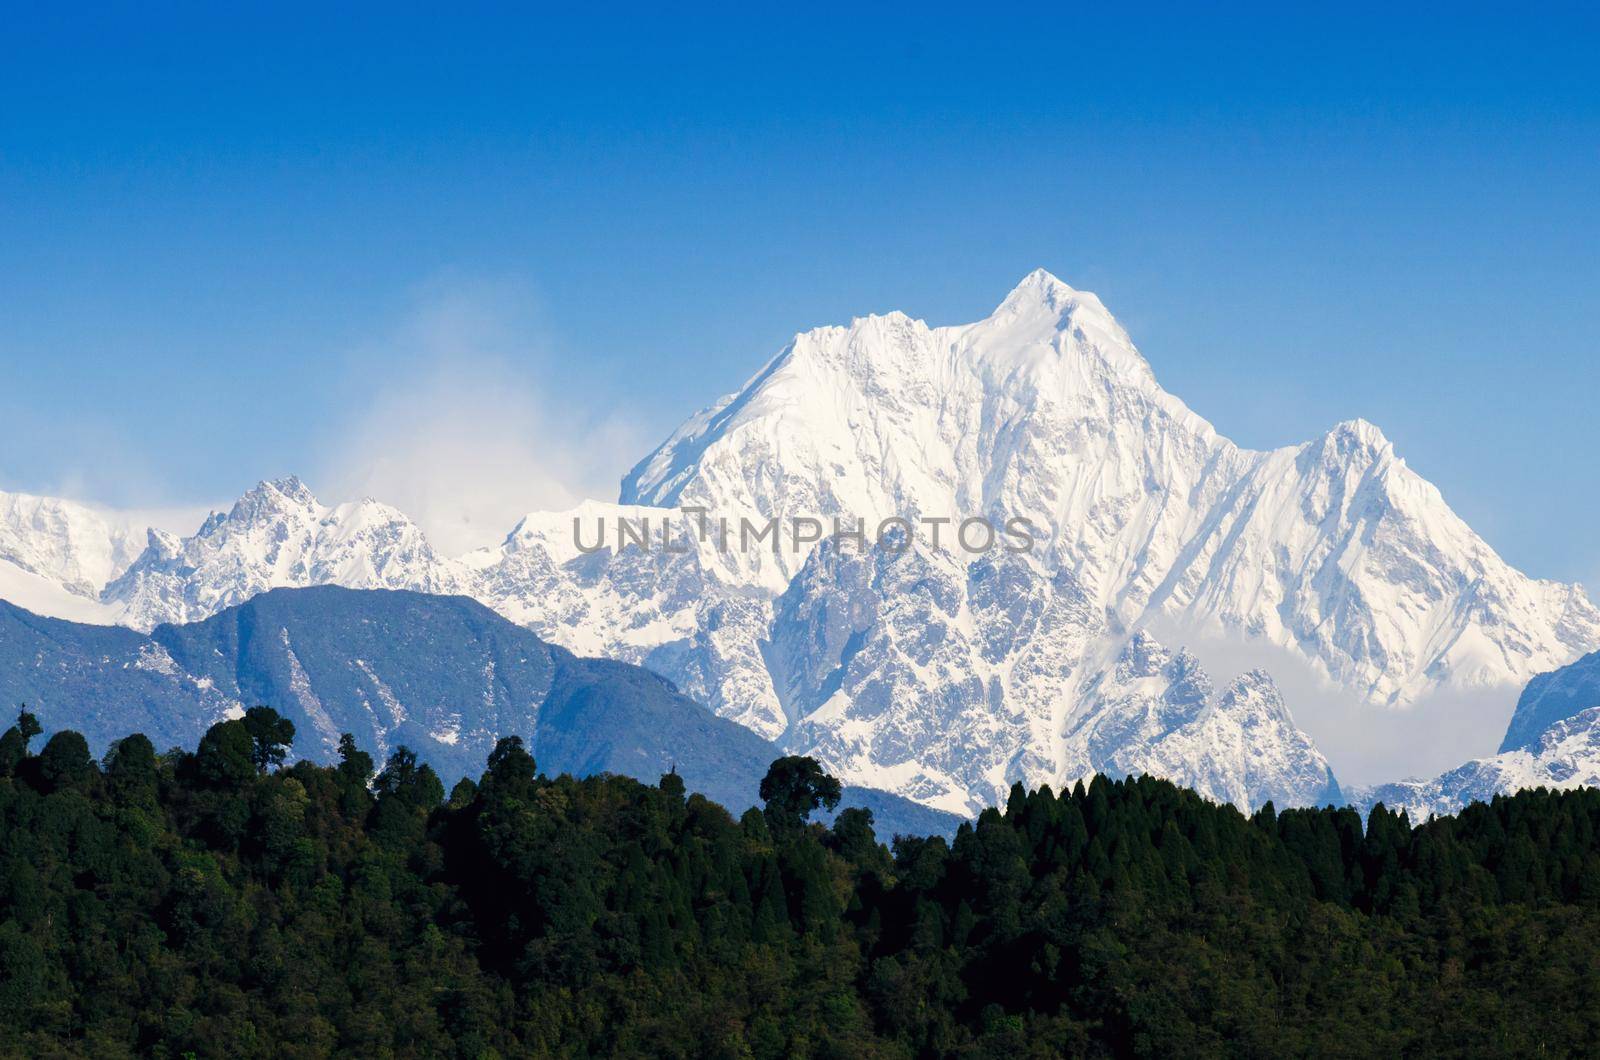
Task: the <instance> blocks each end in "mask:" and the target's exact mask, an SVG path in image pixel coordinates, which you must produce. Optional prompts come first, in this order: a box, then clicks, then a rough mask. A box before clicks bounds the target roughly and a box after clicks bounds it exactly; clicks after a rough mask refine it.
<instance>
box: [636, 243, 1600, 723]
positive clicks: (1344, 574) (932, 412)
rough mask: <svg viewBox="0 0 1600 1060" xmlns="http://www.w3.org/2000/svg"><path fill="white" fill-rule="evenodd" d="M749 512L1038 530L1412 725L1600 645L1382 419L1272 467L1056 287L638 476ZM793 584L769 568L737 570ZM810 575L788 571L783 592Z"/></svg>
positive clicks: (1583, 617)
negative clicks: (1015, 524)
mask: <svg viewBox="0 0 1600 1060" xmlns="http://www.w3.org/2000/svg"><path fill="white" fill-rule="evenodd" d="M622 500H623V501H624V502H625V503H640V504H654V505H685V504H692V505H698V506H703V507H705V508H707V509H709V510H710V511H712V512H715V513H718V514H725V515H728V516H730V517H736V516H737V517H743V516H748V517H751V518H766V517H769V516H773V515H779V516H793V515H804V514H819V515H825V516H833V515H840V516H846V517H852V518H855V517H859V518H863V519H866V520H867V521H868V523H869V524H874V525H875V524H876V523H877V521H878V520H880V519H883V518H886V517H889V516H892V515H915V514H921V515H926V516H937V517H948V518H954V519H960V518H962V517H969V516H988V517H991V518H992V519H995V520H996V521H1001V520H1004V519H1005V518H1010V517H1015V516H1021V517H1025V518H1027V519H1029V520H1031V521H1032V522H1033V524H1034V525H1035V526H1036V527H1038V528H1039V530H1040V533H1041V534H1042V535H1043V536H1044V537H1045V538H1046V541H1045V544H1044V546H1043V550H1042V551H1043V555H1044V558H1045V560H1046V564H1047V566H1055V565H1059V566H1061V567H1064V568H1066V569H1068V570H1070V571H1071V572H1072V573H1073V575H1074V576H1075V577H1076V578H1077V579H1078V581H1079V583H1080V584H1081V585H1082V586H1083V587H1084V589H1085V590H1086V591H1087V592H1088V593H1089V595H1090V598H1091V599H1092V600H1093V601H1094V602H1095V603H1096V604H1097V605H1099V606H1103V607H1105V608H1107V609H1108V611H1109V612H1110V613H1111V614H1112V615H1113V616H1114V618H1115V619H1116V620H1117V621H1118V622H1120V623H1122V624H1125V625H1129V626H1132V625H1137V624H1139V623H1140V622H1141V621H1142V620H1145V619H1146V617H1147V616H1149V615H1151V614H1157V613H1158V614H1164V615H1170V616H1178V617H1182V618H1184V619H1186V620H1190V621H1195V622H1201V623H1205V622H1212V623H1215V624H1217V625H1218V626H1220V627H1221V628H1223V629H1225V630H1228V631H1230V632H1233V633H1235V634H1241V635H1246V636H1250V637H1260V638H1264V639H1266V640H1268V641H1270V642H1272V643H1274V644H1277V645H1280V646H1282V647H1285V648H1288V649H1290V650H1292V651H1294V652H1296V653H1298V654H1301V655H1302V656H1303V657H1305V658H1306V659H1307V660H1308V661H1309V662H1312V663H1313V664H1315V665H1316V666H1318V667H1319V668H1320V669H1321V670H1323V671H1324V672H1325V673H1326V674H1328V675H1329V676H1330V677H1331V678H1332V679H1333V680H1334V681H1335V682H1337V683H1338V684H1339V685H1340V686H1341V687H1343V688H1347V689H1350V690H1352V691H1355V692H1357V693H1359V694H1361V695H1362V696H1363V697H1364V698H1367V699H1370V700H1372V701H1373V702H1380V703H1385V702H1386V703H1392V704H1400V705H1403V704H1404V703H1407V702H1409V701H1411V700H1413V699H1415V698H1416V697H1418V696H1419V695H1421V694H1423V693H1425V692H1428V691H1430V690H1432V689H1435V688H1438V687H1479V686H1484V685H1496V684H1510V685H1520V684H1521V682H1522V681H1524V680H1526V678H1527V677H1529V676H1531V675H1532V674H1533V673H1535V672H1538V671H1540V670H1543V669H1549V668H1552V667H1554V666H1558V665H1561V664H1563V663H1565V662H1568V661H1570V660H1571V659H1572V658H1573V657H1574V656H1576V655H1577V654H1579V653H1580V652H1582V651H1584V650H1588V649H1590V648H1593V647H1595V646H1596V645H1597V644H1600V610H1597V609H1596V608H1595V607H1594V606H1593V605H1592V604H1591V603H1590V602H1589V601H1588V600H1587V599H1586V598H1585V597H1584V596H1583V595H1582V593H1581V591H1579V590H1577V589H1576V588H1575V587H1572V586H1560V585H1553V584H1550V583H1542V582H1536V581H1533V580H1531V579H1529V578H1527V577H1525V576H1523V575H1521V574H1520V573H1518V572H1517V571H1515V570H1513V569H1512V568H1510V567H1509V566H1508V565H1506V564H1505V563H1504V562H1503V561H1502V560H1500V558H1499V557H1498V556H1497V555H1495V553H1494V552H1493V550H1492V549H1490V548H1489V547H1488V545H1487V544H1485V543H1484V542H1483V541H1482V540H1481V539H1480V538H1478V537H1477V536H1476V535H1475V534H1473V533H1472V532H1471V530H1470V529H1468V528H1467V527H1466V525H1465V524H1464V523H1462V522H1461V520H1460V519H1459V518H1457V517H1456V516H1455V515H1454V513H1452V512H1451V511H1450V510H1449V508H1448V507H1447V506H1446V505H1445V504H1444V501H1443V499H1442V498H1441V497H1440V496H1439V493H1438V491H1437V490H1436V489H1434V488H1433V487H1432V486H1431V485H1429V484H1428V483H1427V482H1425V481H1424V480H1423V479H1421V478H1420V477H1419V476H1417V475H1416V474H1415V473H1414V472H1412V471H1411V470H1410V469H1409V468H1407V467H1406V466H1405V464H1404V462H1403V461H1401V460H1400V459H1398V457H1396V456H1395V454H1394V452H1393V449H1392V447H1391V446H1390V445H1389V443H1388V442H1387V440H1386V439H1384V438H1383V436H1382V434H1381V433H1380V432H1378V431H1377V429H1376V428H1374V427H1372V426H1371V425H1370V424H1365V423H1362V422H1360V421H1356V422H1352V423H1348V424H1341V425H1339V426H1338V427H1336V428H1335V429H1334V430H1332V431H1331V432H1329V434H1328V435H1327V436H1325V437H1324V438H1322V439H1318V440H1317V441H1314V442H1311V443H1307V444H1306V445H1303V446H1295V447H1289V448H1286V449H1282V450H1277V451H1274V452H1268V453H1260V452H1252V451H1249V450H1244V449H1241V448H1239V447H1238V446H1235V445H1234V444H1233V443H1231V442H1229V441H1228V440H1227V439H1225V438H1222V437H1221V436H1219V435H1218V434H1217V433H1216V431H1215V430H1214V429H1213V428H1212V427H1211V425H1210V424H1208V423H1206V422H1205V421H1204V420H1203V419H1201V418H1200V417H1199V416H1197V415H1195V414H1194V413H1193V412H1192V411H1190V410H1189V409H1188V408H1187V407H1186V406H1185V405H1183V403H1182V402H1181V401H1179V400H1178V399H1176V398H1174V397H1172V396H1171V395H1170V394H1167V393H1166V392H1165V391H1163V390H1162V389H1161V388H1160V386H1159V385H1158V384H1157V383H1156V380H1155V377H1154V375H1153V374H1152V373H1151V371H1150V368H1149V365H1148V364H1147V363H1146V362H1145V360H1144V358H1143V357H1142V356H1140V354H1139V353H1138V351H1137V350H1136V349H1135V348H1134V346H1133V345H1132V343H1131V341H1130V340H1129V339H1128V337H1127V335H1126V333H1125V332H1124V331H1123V330H1122V328H1121V327H1120V326H1119V325H1118V324H1117V323H1116V321H1115V320H1114V319H1113V318H1112V317H1111V316H1110V314H1109V313H1108V312H1107V311H1106V310H1105V307H1104V306H1103V305H1101V303H1100V302H1099V300H1098V299H1096V298H1095V297H1094V296H1093V295H1089V294H1086V293H1083V292H1078V291H1074V290H1073V289H1072V288H1070V287H1068V286H1067V285H1066V284H1063V283H1061V282H1060V281H1059V280H1057V279H1055V278H1054V277H1052V276H1050V275H1049V274H1048V273H1045V272H1042V271H1039V272H1035V273H1033V274H1031V275H1030V276H1028V277H1027V278H1026V279H1024V281H1023V282H1022V283H1021V284H1020V285H1019V286H1018V287H1017V288H1016V289H1015V290H1014V291H1012V292H1011V294H1010V295H1009V296H1008V297H1007V298H1006V300H1005V301H1004V302H1003V303H1002V304H1001V305H1000V307H999V308H998V309H996V311H995V312H994V314H992V315H991V316H990V317H988V318H987V319H985V320H982V321H979V322H977V323H975V324H967V325H959V326H955V327H941V328H929V327H928V326H927V325H926V324H923V323H922V322H921V321H916V320H911V319H909V318H907V317H905V316H904V315H903V314H890V315H888V316H885V317H875V316H874V317H866V318H862V319H858V320H856V321H854V322H853V323H852V324H851V325H850V326H849V327H833V328H818V329H816V330H814V331H810V332H806V333H804V334H802V335H799V336H796V338H795V339H794V341H793V342H792V343H791V344H790V345H789V346H788V347H787V348H786V349H785V350H784V351H782V352H781V353H780V354H779V355H778V357H777V358H775V359H774V360H773V361H772V362H771V363H770V364H768V365H767V366H766V368H764V369H763V370H762V372H760V373H759V374H758V375H757V376H755V377H754V378H753V379H752V380H751V381H750V382H749V383H748V384H747V385H746V386H745V388H744V389H743V390H742V391H740V392H739V393H738V394H737V395H734V396H732V397H730V398H726V399H724V400H723V401H722V402H720V403H719V404H718V405H716V406H713V407H712V408H711V409H708V410H706V411H705V412H703V413H700V414H699V415H697V416H695V417H693V418H691V419H690V420H689V421H688V423H686V424H685V425H684V427H682V428H680V430H679V431H678V432H677V433H676V434H674V435H673V436H672V437H671V438H669V439H668V440H667V442H666V443H664V444H663V445H662V446H661V447H660V448H659V449H658V450H656V452H655V453H653V454H651V455H650V456H649V457H647V458H646V459H645V460H644V461H642V462H641V463H640V464H639V465H638V466H637V467H635V468H634V470H633V471H632V472H631V473H630V474H629V475H628V477H627V478H626V479H624V482H623V491H622ZM731 562H732V563H733V565H734V566H735V567H736V569H738V570H739V572H740V574H741V575H742V576H744V577H745V579H746V580H755V581H760V582H763V583H770V582H771V577H770V576H771V574H772V571H771V569H770V568H771V563H770V557H766V556H764V555H752V556H738V557H735V558H734V559H733V560H732V561H731ZM801 562H803V557H791V556H780V557H778V563H779V565H781V566H783V568H784V569H783V574H784V575H792V574H793V573H794V571H796V570H798V568H799V565H800V563H801Z"/></svg>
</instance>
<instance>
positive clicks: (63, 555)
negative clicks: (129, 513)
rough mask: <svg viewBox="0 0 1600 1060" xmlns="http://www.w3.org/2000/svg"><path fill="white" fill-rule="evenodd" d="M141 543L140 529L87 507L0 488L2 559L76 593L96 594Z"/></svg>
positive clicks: (121, 568)
mask: <svg viewBox="0 0 1600 1060" xmlns="http://www.w3.org/2000/svg"><path fill="white" fill-rule="evenodd" d="M143 547H144V534H143V532H142V531H140V530H137V529H135V528H134V527H132V526H130V525H128V523H127V522H126V521H125V520H121V519H118V518H116V517H114V516H108V515H106V514H104V513H102V512H100V511H98V510H96V509H94V508H90V507H89V506H87V505H84V504H75V503H74V502H72V501H64V500H60V499H58V498H55V497H35V496H31V495H29V494H26V493H5V492H0V562H4V563H9V564H11V565H13V566H15V567H17V568H18V569H20V570H23V571H26V572H28V573H29V574H33V575H36V576H37V577H39V578H42V579H45V580H46V581H50V582H54V583H56V584H57V585H59V586H61V587H62V588H63V589H65V590H67V591H68V592H70V593H73V594H75V595H78V596H82V597H86V598H89V599H91V600H92V599H94V598H95V597H97V596H98V595H99V593H100V590H101V589H102V588H103V587H104V586H105V584H106V583H107V582H109V581H110V580H111V579H112V578H114V577H116V576H117V575H118V574H120V573H122V571H124V570H125V569H127V567H128V565H129V564H130V563H132V562H133V561H134V559H135V558H136V557H137V556H138V555H139V552H140V550H141V549H142V548H143ZM7 599H9V597H7Z"/></svg>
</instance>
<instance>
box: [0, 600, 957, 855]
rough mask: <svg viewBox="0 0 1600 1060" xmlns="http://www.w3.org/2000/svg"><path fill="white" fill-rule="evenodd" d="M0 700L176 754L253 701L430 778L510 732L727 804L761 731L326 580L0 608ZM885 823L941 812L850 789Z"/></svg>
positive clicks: (949, 820)
mask: <svg viewBox="0 0 1600 1060" xmlns="http://www.w3.org/2000/svg"><path fill="white" fill-rule="evenodd" d="M0 697H5V701H6V702H12V703H15V702H26V703H28V705H29V708H30V709H32V710H34V711H35V712H36V713H37V714H38V715H39V716H40V718H41V719H42V721H43V722H44V725H45V727H46V729H47V730H56V729H61V728H73V729H77V730H79V731H80V732H83V733H84V735H85V736H87V737H88V739H89V741H90V744H91V746H92V747H93V748H94V749H95V750H96V752H99V751H103V750H104V749H105V747H106V746H107V745H108V744H109V743H110V741H112V740H114V739H118V738H120V737H122V736H125V735H127V734H128V733H130V732H135V731H140V732H144V733H145V734H146V735H147V736H149V737H150V738H151V739H152V741H154V742H155V743H156V745H157V746H158V747H163V748H165V747H170V746H184V747H193V746H194V744H195V742H196V741H197V740H198V739H199V737H200V735H201V734H202V733H203V732H204V731H205V729H206V728H207V727H208V726H210V725H211V724H212V723H214V722H215V721H217V720H219V719H220V718H223V717H230V716H237V715H238V714H239V713H241V712H242V711H243V709H244V708H245V707H246V706H249V705H254V704H256V703H265V704H267V705H269V706H272V707H273V708H274V709H276V710H278V711H279V712H280V713H282V714H284V715H285V716H286V717H288V718H289V719H290V720H291V721H293V722H294V724H295V730H296V739H295V745H294V748H293V751H294V754H295V755H297V756H301V757H306V758H310V759H312V760H314V761H319V762H329V761H333V760H335V759H336V757H337V746H338V738H339V734H340V733H342V732H350V733H353V734H354V735H355V737H356V741H357V743H358V744H360V745H361V746H363V747H365V748H367V749H368V750H371V751H373V752H374V754H375V757H377V758H378V760H379V761H380V763H381V762H382V760H383V759H384V758H385V757H386V756H387V754H388V753H389V752H390V751H391V750H392V749H393V748H395V747H397V746H399V745H400V744H402V743H403V744H405V745H406V746H409V747H411V748H412V749H413V750H415V751H416V752H417V753H418V754H419V755H420V756H421V757H422V758H423V759H424V760H426V761H428V762H429V763H431V764H432V765H433V766H434V768H435V769H437V770H438V771H439V773H440V774H441V776H443V777H444V778H445V780H446V781H447V782H452V781H454V780H455V779H456V778H458V777H461V776H464V775H467V774H468V773H475V772H477V771H480V770H481V768H482V766H483V762H484V761H485V759H486V758H487V756H488V753H489V751H490V750H491V749H492V748H493V746H494V743H495V741H496V740H497V739H498V738H499V737H500V736H503V735H508V734H513V733H514V734H518V735H521V736H523V737H524V739H525V740H527V741H528V745H529V749H530V750H531V751H532V752H533V753H534V755H535V756H536V757H537V759H538V761H539V764H540V767H541V768H542V769H543V770H544V771H546V772H548V773H551V774H555V773H559V772H571V773H575V774H578V775H587V774H590V773H595V772H615V773H623V774H627V775H631V776H637V777H642V778H645V779H651V778H655V777H659V776H660V775H661V774H662V773H665V772H667V771H668V770H669V769H673V768H676V770H677V771H678V773H679V774H681V775H682V776H683V777H684V781H685V783H686V784H687V785H688V786H689V787H690V789H691V790H695V791H700V792H703V793H704V794H706V795H707V796H709V797H712V798H714V799H717V800H719V801H723V802H725V804H726V805H728V806H731V807H734V808H735V809H738V808H742V807H744V806H748V805H750V804H752V803H754V802H755V801H756V795H757V788H758V786H759V783H760V779H761V777H762V776H763V775H764V774H765V772H766V769H767V766H768V765H770V764H771V761H772V760H773V759H774V758H776V757H777V756H778V755H779V753H780V752H779V751H778V750H777V749H776V748H775V747H774V746H773V745H772V744H770V743H769V742H767V741H765V740H763V739H761V738H760V737H759V736H756V735H755V734H754V733H751V732H749V731H748V730H746V729H744V728H742V727H741V726H739V725H736V724H734V723H733V722H730V721H727V720H725V719H722V718H719V717H717V716H715V715H714V714H712V713H710V712H709V711H707V710H706V709H705V708H704V707H702V706H700V705H699V704H696V703H694V702H692V701H691V700H689V699H688V698H686V697H685V696H683V695H681V694H680V693H678V692H677V691H676V690H675V689H674V688H673V687H672V686H671V685H670V684H668V683H667V682H666V681H664V680H663V679H662V678H660V677H658V676H656V675H655V674H652V673H650V672H649V671H646V670H642V669H639V668H638V667H634V666H629V665H626V664H623V663H617V662H611V661H607V660H593V659H580V658H577V657H575V656H573V655H572V654H571V653H569V652H567V651H565V650H563V649H561V648H557V647H554V646H551V645H548V644H545V643H544V642H543V641H541V640H539V638H538V637H536V636H534V635H533V634H532V633H530V632H528V631H527V630H526V629H523V628H521V627H519V626H517V625H514V624H512V623H511V622H508V621H506V620H505V619H503V618H501V617H500V616H499V615H497V614H495V613H494V612H492V611H490V610H489V609H488V608H486V607H484V606H483V605H481V604H478V603H476V602H474V601H472V600H468V599H466V598H464V597H442V596H429V595H425V594H421V593H413V592H402V591H360V590H349V589H343V588H336V587H331V586H325V587H319V588H310V589H299V590H291V589H278V590H273V591H271V592H267V593H263V594H261V595H259V596H256V597H254V598H252V599H251V600H250V601H249V602H248V603H245V604H243V605H240V606H237V607H233V608H229V609H226V610H224V611H222V612H220V613H218V614H217V615H214V616H213V617H211V618H209V619H207V620H205V621H204V622H200V623H194V624H190V625H185V626H172V625H164V626H160V627H158V628H157V629H156V630H155V631H153V633H151V634H150V635H149V636H145V635H142V634H139V633H137V632H134V631H132V630H127V629H122V628H116V627H109V628H108V627H99V626H84V625H78V624H75V623H71V622H65V621H60V620H56V619H48V618H40V617H39V616H36V615H32V614H29V613H28V612H25V611H22V610H20V609H18V608H15V607H12V606H10V605H7V604H3V603H0ZM844 805H871V806H873V807H874V808H875V810H876V811H877V812H878V815H879V823H880V825H881V827H882V829H883V831H884V832H885V834H890V833H893V832H895V831H901V832H923V833H928V832H948V831H950V830H951V829H952V828H953V827H954V825H955V823H957V819H956V818H954V817H950V816H947V815H943V814H938V813H936V812H934V811H931V810H928V809H926V808H924V807H920V806H917V805H915V804H912V803H908V802H906V801H905V800H903V799H898V798H895V797H894V796H892V795H885V794H884V793H881V792H864V791H861V790H858V789H854V788H852V789H851V790H850V791H848V792H847V793H846V799H845V803H844Z"/></svg>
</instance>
